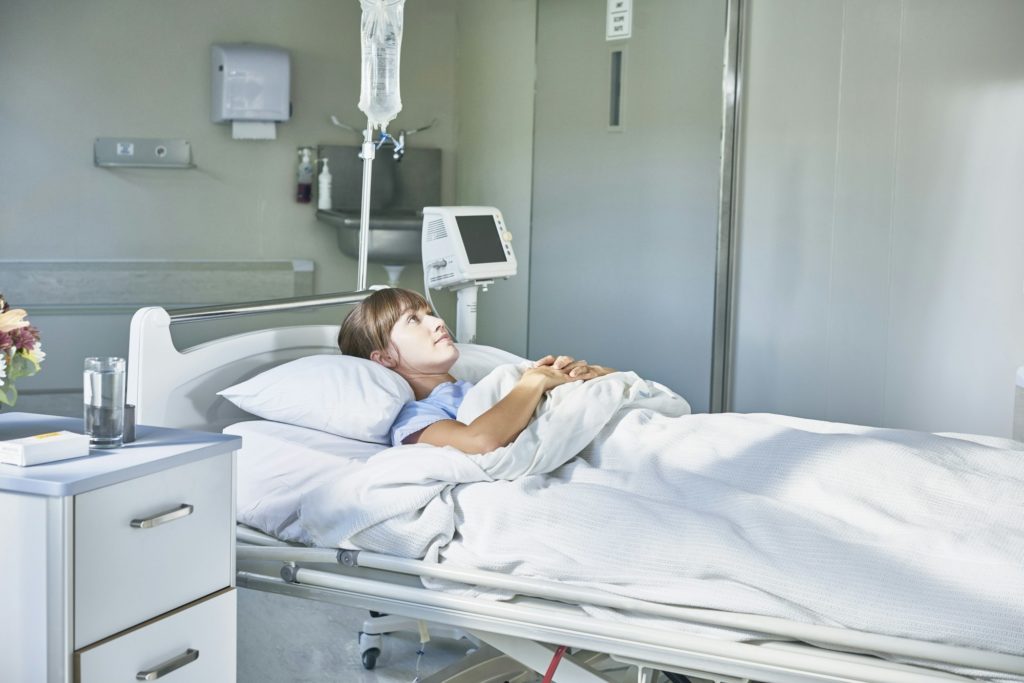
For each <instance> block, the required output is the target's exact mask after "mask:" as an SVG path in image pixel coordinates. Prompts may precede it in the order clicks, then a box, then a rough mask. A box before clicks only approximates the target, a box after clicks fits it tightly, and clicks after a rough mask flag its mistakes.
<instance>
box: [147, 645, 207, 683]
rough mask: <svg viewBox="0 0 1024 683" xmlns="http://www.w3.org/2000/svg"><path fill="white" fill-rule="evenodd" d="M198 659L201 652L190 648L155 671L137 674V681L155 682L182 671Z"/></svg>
mask: <svg viewBox="0 0 1024 683" xmlns="http://www.w3.org/2000/svg"><path fill="white" fill-rule="evenodd" d="M197 659H199V650H193V649H192V648H189V649H187V650H185V652H184V653H183V654H180V655H178V656H177V657H175V658H174V659H168V660H167V661H166V662H164V663H163V664H161V665H160V666H158V667H157V668H155V669H151V670H150V671H140V672H139V673H137V674H135V680H137V681H155V680H156V679H158V678H161V677H162V676H166V675H167V674H169V673H171V672H172V671H176V670H177V669H180V668H181V667H183V666H185V665H186V664H191V663H192V662H194V661H196V660H197Z"/></svg>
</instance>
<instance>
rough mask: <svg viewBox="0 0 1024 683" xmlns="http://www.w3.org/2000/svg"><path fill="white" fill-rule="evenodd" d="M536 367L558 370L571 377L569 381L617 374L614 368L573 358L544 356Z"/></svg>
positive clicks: (536, 363) (537, 362) (535, 364)
mask: <svg viewBox="0 0 1024 683" xmlns="http://www.w3.org/2000/svg"><path fill="white" fill-rule="evenodd" d="M533 365H534V367H535V368H536V367H550V368H556V369H558V370H561V371H563V372H565V373H566V374H567V375H569V381H575V380H578V379H580V380H584V381H586V380H588V379H595V378H597V377H603V376H604V375H608V374H611V373H613V372H615V370H614V369H612V368H606V367H605V366H603V365H589V364H588V363H587V361H585V360H576V359H575V358H573V357H572V356H551V355H548V356H544V357H543V358H541V359H540V360H538V361H536V362H535V363H534V364H533Z"/></svg>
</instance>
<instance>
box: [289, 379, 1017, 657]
mask: <svg viewBox="0 0 1024 683" xmlns="http://www.w3.org/2000/svg"><path fill="white" fill-rule="evenodd" d="M520 372H521V371H520V370H519V369H517V368H515V367H511V366H506V367H503V368H499V369H498V370H496V371H495V372H494V373H492V374H491V375H489V376H488V377H487V378H486V379H485V380H484V381H483V382H481V383H480V384H479V385H477V386H476V387H474V388H473V390H471V392H470V394H469V395H468V396H467V398H466V401H465V403H464V404H463V407H462V410H460V413H459V417H460V419H462V420H464V421H470V420H471V419H472V418H473V417H475V416H476V415H478V414H479V413H481V412H483V411H484V410H486V409H487V408H488V407H489V406H491V405H493V404H494V402H496V401H497V400H498V399H499V398H500V397H501V396H502V395H504V393H505V392H507V391H508V390H509V389H510V388H511V386H512V384H514V382H515V381H516V379H517V378H518V376H519V373H520ZM688 413H689V408H688V406H687V405H686V403H685V401H683V400H682V399H680V398H679V397H678V396H676V395H674V394H672V392H670V391H668V390H667V389H665V388H664V387H661V386H659V385H657V384H655V383H653V382H647V381H644V380H642V379H640V378H639V377H637V376H636V375H634V374H632V373H614V374H612V375H608V376H606V377H602V378H599V379H596V380H593V381H590V382H585V383H573V384H570V385H565V386H562V387H559V388H557V389H555V390H554V391H553V392H551V395H550V398H548V399H547V400H545V401H544V402H543V403H542V404H541V406H540V407H539V409H538V411H537V416H536V418H535V419H534V421H533V422H532V423H531V425H530V426H529V427H528V428H527V430H525V431H524V432H523V434H522V435H520V437H519V438H517V439H516V441H515V442H514V443H513V444H511V445H509V446H506V447H504V448H501V449H498V450H497V451H494V452H493V453H488V454H485V455H483V456H467V455H464V454H462V453H460V452H458V451H456V450H455V449H452V448H436V447H432V446H401V447H398V448H392V449H389V450H387V451H384V452H382V453H380V454H378V455H376V456H374V457H372V458H370V460H369V461H368V462H367V463H366V464H365V465H364V466H362V467H361V468H359V471H358V472H354V473H349V474H348V475H346V476H345V477H344V478H340V479H337V480H335V481H329V482H326V483H325V484H324V485H323V486H321V487H320V488H318V489H316V490H315V491H313V492H312V493H311V494H309V495H308V496H307V497H306V498H305V499H304V501H303V509H302V511H301V519H300V522H301V523H302V525H303V526H304V527H305V528H306V529H307V531H308V532H309V533H310V535H311V536H312V537H313V538H314V539H315V540H316V542H317V543H318V544H319V545H324V546H344V547H355V548H362V549H367V550H374V551H378V552H384V553H389V554H394V555H401V556H407V557H423V558H426V559H428V560H431V561H439V562H444V563H446V564H450V565H452V566H456V567H475V568H481V569H487V570H494V571H500V572H507V573H510V574H515V575H522V576H538V577H545V578H549V579H555V580H559V581H564V582H567V583H573V584H578V585H584V586H591V587H596V588H600V589H603V590H606V591H609V592H612V593H616V594H621V595H627V596H630V597H634V598H639V599H644V600H650V601H656V602H659V603H667V604H677V605H686V606H698V607H708V608H715V609H723V610H731V611H738V612H748V613H755V614H764V615H768V616H777V617H782V618H788V619H793V620H797V621H803V622H810V623H817V624H826V625H834V626H846V627H850V628H856V629H861V630H865V631H872V632H876V633H884V634H890V635H896V636H906V637H911V638H916V639H922V640H932V641H937V642H945V643H952V644H958V645H964V646H969V647H976V648H981V649H990V650H996V651H1001V652H1009V653H1015V654H1020V653H1022V652H1024V453H1022V452H1021V451H1018V450H1012V449H1007V448H999V447H995V446H993V445H984V444H982V443H976V442H974V441H971V440H968V439H966V438H954V437H949V436H939V435H935V434H927V433H921V432H910V431H903V430H892V429H874V428H868V427H857V426H853V425H841V424H836V423H826V422H817V421H813V420H800V419H795V418H785V417H781V416H774V415H737V414H718V415H689V414H688ZM595 611H596V610H595Z"/></svg>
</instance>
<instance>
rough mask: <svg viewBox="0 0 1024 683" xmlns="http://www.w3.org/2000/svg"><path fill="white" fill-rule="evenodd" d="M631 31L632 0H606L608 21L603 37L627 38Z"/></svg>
mask: <svg viewBox="0 0 1024 683" xmlns="http://www.w3.org/2000/svg"><path fill="white" fill-rule="evenodd" d="M632 31H633V0H608V21H607V23H606V24H605V39H607V40H620V39H622V38H629V34H630V33H632Z"/></svg>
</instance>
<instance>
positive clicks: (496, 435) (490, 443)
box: [403, 366, 576, 455]
mask: <svg viewBox="0 0 1024 683" xmlns="http://www.w3.org/2000/svg"><path fill="white" fill-rule="evenodd" d="M574 379H576V378H572V377H569V375H568V374H567V373H566V372H564V371H563V370H561V369H555V368H553V367H550V366H544V367H536V368H530V369H529V370H527V371H526V372H524V373H523V376H522V377H521V378H520V379H519V382H517V383H516V385H515V386H514V387H512V391H510V392H509V393H508V394H507V395H506V396H505V397H504V398H503V399H501V400H500V401H498V402H497V403H495V404H494V405H493V406H491V408H490V409H489V410H488V411H487V412H485V413H483V414H482V415H480V416H479V417H478V418H476V419H475V420H473V421H472V422H471V423H469V424H468V425H467V424H463V423H461V422H458V421H457V420H440V421H438V422H435V423H433V424H431V425H428V426H427V427H424V428H423V429H421V430H420V431H418V432H416V433H415V434H411V435H409V436H408V437H406V439H405V441H404V442H403V443H428V444H430V445H432V446H453V447H455V448H458V449H459V450H460V451H462V452H463V453H468V454H470V455H478V454H480V453H490V452H491V451H493V450H495V449H496V448H501V447H502V446H505V445H508V444H510V443H512V441H513V440H515V438H516V437H517V436H519V433H520V432H522V431H523V430H524V429H526V425H528V424H529V423H530V419H531V418H532V417H533V412H534V411H535V410H536V409H537V404H538V403H540V400H541V398H543V396H544V392H546V391H548V390H549V389H553V388H554V387H556V386H558V385H560V384H565V383H566V382H571V381H573V380H574Z"/></svg>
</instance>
